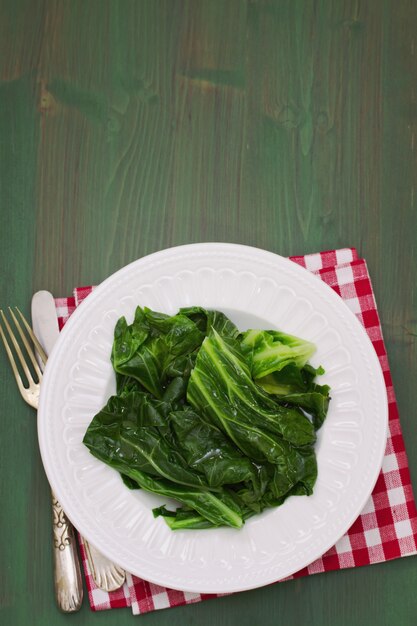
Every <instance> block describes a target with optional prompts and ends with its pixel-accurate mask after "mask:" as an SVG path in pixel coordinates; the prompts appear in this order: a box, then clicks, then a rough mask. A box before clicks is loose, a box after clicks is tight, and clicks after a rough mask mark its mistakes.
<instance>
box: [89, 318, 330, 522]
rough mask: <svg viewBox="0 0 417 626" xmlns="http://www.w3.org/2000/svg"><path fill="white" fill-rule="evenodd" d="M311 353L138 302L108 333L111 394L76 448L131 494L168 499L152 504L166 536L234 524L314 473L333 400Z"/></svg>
mask: <svg viewBox="0 0 417 626" xmlns="http://www.w3.org/2000/svg"><path fill="white" fill-rule="evenodd" d="M314 350H315V347H314V345H313V344H311V343H310V342H306V341H304V340H302V339H299V338H297V337H294V336H291V335H286V334H284V333H281V332H278V331H261V330H249V331H246V332H245V333H240V332H239V330H238V329H237V328H236V326H235V325H234V324H233V322H232V321H231V320H230V319H228V318H227V317H226V316H225V315H224V314H223V313H222V312H219V311H207V310H205V309H203V308H201V307H188V308H184V309H181V310H180V311H179V312H178V313H177V314H176V315H173V316H168V315H165V314H162V313H157V312H154V311H151V310H149V309H147V308H141V307H138V308H137V310H136V313H135V317H134V320H133V322H132V323H131V324H128V323H127V322H126V320H125V318H121V319H120V320H119V321H118V322H117V324H116V327H115V333H114V342H113V348H112V353H111V361H112V364H113V368H114V371H115V377H116V389H117V395H115V396H112V397H111V398H109V400H108V402H107V403H106V405H105V406H104V407H103V409H102V410H101V411H100V412H99V413H98V414H97V415H96V416H95V417H94V418H93V420H92V422H91V423H90V425H89V427H88V429H87V431H86V433H85V436H84V443H85V445H86V446H87V447H88V448H89V450H90V452H91V453H92V454H94V455H95V456H96V457H97V458H99V459H100V460H101V461H103V462H104V463H106V464H108V465H110V466H111V467H113V468H114V469H116V470H118V471H119V472H120V473H121V475H122V477H123V480H124V482H125V484H126V486H127V487H129V488H142V489H145V490H147V491H150V492H153V493H156V494H159V495H163V496H167V497H170V498H174V499H175V500H176V501H178V502H179V503H181V504H182V506H181V507H179V508H177V509H176V510H170V509H168V508H166V506H162V507H157V508H155V509H154V515H155V516H162V517H164V519H165V521H166V522H167V524H168V525H169V526H170V528H171V529H173V530H179V529H186V528H193V529H198V528H210V527H216V526H221V525H226V526H231V527H233V528H240V527H241V526H242V525H243V523H244V521H245V520H246V519H248V518H249V517H251V516H252V515H254V514H256V513H259V512H261V511H262V510H263V509H265V508H267V507H272V506H278V505H280V504H282V502H284V500H285V499H286V498H287V497H289V496H290V495H309V494H311V493H312V491H313V487H314V484H315V481H316V478H317V463H316V456H315V452H314V443H315V441H316V430H317V429H318V428H319V427H320V426H321V424H322V423H323V421H324V419H325V416H326V414H327V410H328V405H329V388H328V387H327V386H325V385H324V386H321V385H318V384H316V382H315V379H316V376H317V375H320V374H322V373H323V370H322V369H317V370H316V369H314V368H313V367H312V366H311V365H309V364H308V359H309V358H310V357H311V356H312V354H313V352H314Z"/></svg>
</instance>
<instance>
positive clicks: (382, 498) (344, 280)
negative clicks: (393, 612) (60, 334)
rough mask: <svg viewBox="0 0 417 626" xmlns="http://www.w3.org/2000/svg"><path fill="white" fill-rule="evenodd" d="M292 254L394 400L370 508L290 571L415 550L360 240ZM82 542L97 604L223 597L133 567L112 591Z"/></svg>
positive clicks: (66, 309) (138, 609)
mask: <svg viewBox="0 0 417 626" xmlns="http://www.w3.org/2000/svg"><path fill="white" fill-rule="evenodd" d="M290 258H291V260H292V261H294V263H298V264H299V265H301V266H303V267H305V268H306V269H307V270H308V271H310V272H313V273H314V274H316V275H317V276H319V277H320V278H321V279H322V280H323V281H324V282H325V283H327V284H328V285H329V286H330V287H332V289H334V290H335V291H336V293H337V294H338V295H339V296H340V297H341V298H342V299H343V300H344V302H345V304H346V306H348V307H349V308H350V310H351V311H353V313H354V314H355V315H356V316H357V317H358V319H359V320H360V322H361V323H362V324H363V326H364V327H365V329H366V331H367V333H368V335H369V338H370V339H371V341H372V344H373V346H374V348H375V351H376V353H377V355H378V358H379V362H380V364H381V368H382V371H383V374H384V379H385V384H386V386H387V394H388V403H389V428H388V437H387V446H386V451H385V456H384V460H383V464H382V469H381V473H380V475H379V478H378V480H377V483H376V485H375V488H374V490H373V492H372V495H371V496H370V498H369V500H368V502H367V504H366V506H365V508H364V509H363V511H362V513H361V514H360V515H359V517H358V519H357V520H356V521H355V523H354V524H353V526H352V527H351V528H350V529H349V531H348V532H347V533H346V534H345V535H344V536H343V537H342V538H341V539H340V540H339V541H338V542H337V543H336V545H335V546H334V547H333V548H331V549H330V550H328V552H326V553H325V554H324V555H323V556H322V557H321V558H319V559H317V560H316V561H314V563H311V564H310V565H309V566H308V567H305V568H303V569H302V570H301V571H299V572H297V573H296V574H294V576H292V577H291V578H298V577H300V576H306V575H308V574H316V573H318V572H327V571H330V570H337V569H344V568H346V567H357V566H360V565H369V564H372V563H380V562H382V561H389V560H391V559H395V558H398V557H402V556H408V555H411V554H416V553H417V511H416V506H415V501H414V496H413V491H412V487H411V482H410V473H409V469H408V461H407V455H406V451H405V447H404V441H403V437H402V434H401V426H400V421H399V416H398V409H397V404H396V401H395V395H394V389H393V386H392V380H391V374H390V370H389V366H388V359H387V353H386V350H385V345H384V340H383V337H382V331H381V325H380V322H379V317H378V312H377V309H376V304H375V299H374V294H373V290H372V284H371V280H370V278H369V274H368V270H367V267H366V262H365V261H364V259H360V258H358V255H357V252H356V250H355V249H354V248H344V249H342V250H330V251H326V252H319V253H317V254H309V255H306V256H296V257H290ZM92 290H93V287H81V288H76V289H75V290H74V295H73V297H70V298H57V299H56V300H55V302H56V309H57V316H58V321H59V325H60V328H62V327H63V326H64V324H65V322H66V321H67V320H68V318H69V317H70V315H71V314H72V313H73V312H74V310H75V309H76V307H77V306H78V305H79V304H80V302H81V301H82V300H84V298H86V297H87V296H88V295H89V294H90V293H91V291H92ZM80 549H81V555H82V559H83V565H84V571H85V576H86V582H87V588H88V595H89V600H90V605H91V608H92V610H93V611H100V610H103V609H111V608H120V607H128V606H130V607H131V608H132V611H133V613H134V614H135V615H138V614H141V613H147V612H148V611H154V610H156V609H165V608H169V607H174V606H180V605H183V604H191V603H194V602H200V601H202V600H206V599H208V598H215V597H217V596H216V595H209V594H199V593H188V592H182V591H174V590H172V589H166V588H164V587H159V586H158V585H154V584H153V583H149V582H147V581H146V580H142V579H141V578H137V577H136V576H132V575H131V574H128V575H127V579H126V582H125V584H124V585H123V587H122V588H121V589H119V590H118V591H114V592H111V593H106V592H104V591H101V590H100V589H98V588H97V587H96V586H95V584H94V581H93V578H92V575H91V571H90V569H89V567H88V562H87V558H86V554H85V550H84V546H83V544H82V540H81V539H80Z"/></svg>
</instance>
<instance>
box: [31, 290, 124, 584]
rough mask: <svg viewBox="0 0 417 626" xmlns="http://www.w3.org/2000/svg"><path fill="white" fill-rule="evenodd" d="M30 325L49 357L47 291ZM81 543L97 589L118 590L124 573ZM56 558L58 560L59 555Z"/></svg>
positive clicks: (53, 333)
mask: <svg viewBox="0 0 417 626" xmlns="http://www.w3.org/2000/svg"><path fill="white" fill-rule="evenodd" d="M32 325H33V331H34V333H35V335H36V336H37V338H38V340H39V341H40V343H41V345H42V346H43V348H44V350H45V352H46V354H47V356H48V357H49V355H50V354H51V352H52V350H53V348H54V346H55V343H56V341H57V339H58V337H59V326H58V318H57V314H56V308H55V300H54V297H53V295H52V294H51V293H50V292H49V291H37V292H36V293H35V294H34V295H33V298H32ZM68 523H70V522H68ZM83 543H84V548H85V552H86V554H87V559H88V564H89V566H90V569H91V572H92V576H93V579H94V582H95V583H96V585H97V587H99V589H103V590H104V591H115V590H116V589H119V587H121V586H122V585H123V583H124V581H125V578H126V573H125V571H124V570H123V569H122V568H121V567H119V566H118V565H116V564H115V563H113V562H112V561H110V560H109V559H108V558H107V557H105V556H104V555H103V554H102V553H101V552H99V551H98V550H97V549H96V548H95V547H94V546H93V545H91V544H90V543H88V542H87V540H86V539H85V538H83ZM55 552H56V550H55ZM57 557H58V558H59V555H57ZM78 567H79V564H78ZM81 592H82V586H81Z"/></svg>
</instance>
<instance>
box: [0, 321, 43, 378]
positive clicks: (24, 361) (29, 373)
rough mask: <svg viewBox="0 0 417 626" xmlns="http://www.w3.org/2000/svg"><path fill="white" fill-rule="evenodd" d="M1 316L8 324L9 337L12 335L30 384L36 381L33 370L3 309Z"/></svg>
mask: <svg viewBox="0 0 417 626" xmlns="http://www.w3.org/2000/svg"><path fill="white" fill-rule="evenodd" d="M1 317H2V319H3V322H4V325H5V326H6V330H7V331H8V333H9V337H10V339H11V341H12V344H13V345H14V349H15V350H16V354H17V356H18V357H19V361H20V363H21V365H22V367H23V371H24V372H25V375H26V378H27V380H28V383H29V384H30V383H31V382H35V381H34V380H33V376H32V374H31V371H30V369H29V368H28V365H27V363H26V360H25V357H24V356H23V352H22V350H21V348H20V346H19V344H18V343H17V341H16V337H15V336H14V334H13V331H12V329H11V328H10V324H9V322H8V321H7V318H6V316H5V314H4V312H3V311H1Z"/></svg>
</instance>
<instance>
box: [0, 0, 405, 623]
mask: <svg viewBox="0 0 417 626" xmlns="http://www.w3.org/2000/svg"><path fill="white" fill-rule="evenodd" d="M0 80H1V82H0V210H1V226H0V268H1V278H2V280H1V294H0V306H6V305H8V304H17V305H20V306H21V307H22V308H23V309H24V310H25V311H26V312H27V313H28V312H29V303H30V298H31V295H32V293H33V292H34V291H35V290H37V289H40V288H46V289H49V290H51V291H52V292H53V293H54V294H55V295H65V294H69V293H70V292H71V290H72V288H73V287H74V286H75V285H81V284H91V283H95V284H97V283H98V282H100V281H101V280H102V279H104V278H105V277H106V276H108V275H109V274H111V273H112V272H114V271H115V270H116V269H118V268H120V267H122V266H123V265H125V264H126V263H128V262H129V261H132V260H133V259H136V258H138V257H140V256H143V255H145V254H147V253H149V252H153V251H156V250H159V249H162V248H165V247H169V246H173V245H177V244H183V243H189V242H198V241H230V242H239V243H244V244H249V245H254V246H258V247H261V248H265V249H267V250H271V251H276V252H278V253H280V254H282V255H288V254H302V253H307V252H312V251H317V250H319V249H326V248H334V247H343V246H356V247H357V248H358V250H359V252H360V254H361V255H362V256H364V257H365V258H366V259H367V261H368V264H369V269H370V272H371V276H372V279H373V283H374V287H375V291H376V297H377V301H378V305H379V310H380V314H381V318H382V323H383V330H384V334H385V339H386V343H387V349H388V354H389V358H390V364H391V367H392V374H393V378H394V384H395V388H396V393H397V397H398V404H399V409H400V414H401V420H402V427H403V432H404V436H405V441H406V445H407V452H408V455H409V459H410V469H411V475H412V478H413V481H414V484H415V485H416V486H417V430H416V428H415V423H416V420H415V407H416V404H417V387H416V384H415V380H416V376H417V358H416V357H417V341H416V336H417V315H416V297H417V290H416V289H415V285H416V279H417V267H416V253H415V241H416V232H417V211H416V208H417V207H416V204H417V190H416V184H417V183H416V175H417V139H416V135H417V3H416V2H415V1H414V0H363V1H362V0H317V1H312V0H275V1H274V0H247V1H245V0H201V1H200V0H189V1H185V0H184V1H182V0H71V1H70V0H67V1H65V0H0ZM0 368H1V379H0V389H1V420H0V428H1V439H0V442H1V454H0V482H1V513H0V516H1V536H0V545H1V553H0V576H1V580H0V595H1V606H2V609H1V611H2V612H1V614H0V619H1V622H2V623H3V624H7V625H8V626H20V625H22V626H23V625H24V624H31V625H33V626H35V625H36V626H37V625H39V626H57V625H59V624H64V623H65V624H69V623H70V622H71V623H72V624H74V625H75V624H91V625H93V624H115V623H117V624H118V625H119V626H122V625H123V624H128V623H129V624H131V623H133V622H134V621H135V619H137V621H138V622H139V621H140V622H142V621H143V622H144V623H146V624H149V625H152V624H158V625H161V626H163V625H164V624H169V625H170V626H175V625H185V624H199V625H204V624H216V625H217V626H222V625H227V626H228V625H231V624H236V625H237V624H239V626H244V625H248V626H249V625H250V626H253V625H258V624H262V625H265V626H266V625H267V624H271V625H272V624H277V625H278V624H280V625H281V624H294V625H298V624H314V625H317V626H360V625H362V624H363V625H365V624H378V626H383V625H385V624H387V625H390V626H392V625H393V624H395V625H396V626H406V625H410V626H411V625H413V624H416V623H417V591H416V590H417V559H416V558H412V557H411V558H404V559H400V560H397V561H393V562H390V563H383V564H380V565H373V566H370V567H363V568H357V569H355V570H345V571H339V572H333V573H328V574H322V575H316V576H310V577H307V578H303V579H299V580H297V581H293V582H287V583H283V584H277V585H274V586H270V587H267V588H263V589H258V590H255V591H251V592H247V593H243V594H239V595H234V596H231V597H226V598H222V599H218V600H212V601H210V602H203V603H201V604H199V605H194V606H188V607H182V608H177V609H172V610H169V611H158V612H154V613H150V614H147V615H145V616H142V617H138V618H134V617H133V616H132V615H131V613H130V611H129V610H128V609H125V610H120V611H117V612H115V611H112V612H105V613H101V614H93V613H91V612H90V610H89V608H88V604H87V602H85V603H84V606H83V608H82V610H81V611H80V612H79V613H77V614H75V615H72V616H63V615H61V614H59V613H58V611H57V609H56V608H55V605H54V598H53V589H52V565H51V550H50V532H51V527H50V518H49V500H48V498H49V493H48V485H47V482H46V479H45V476H44V472H43V469H42V465H41V461H40V456H39V452H38V448H37V442H36V423H35V418H34V415H33V413H32V411H31V409H30V408H29V407H27V406H26V405H25V404H24V403H23V401H22V400H21V399H20V398H19V396H18V394H17V391H16V388H15V383H14V381H13V379H12V375H11V372H10V371H9V366H8V363H7V361H6V356H5V353H4V351H3V350H0Z"/></svg>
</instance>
